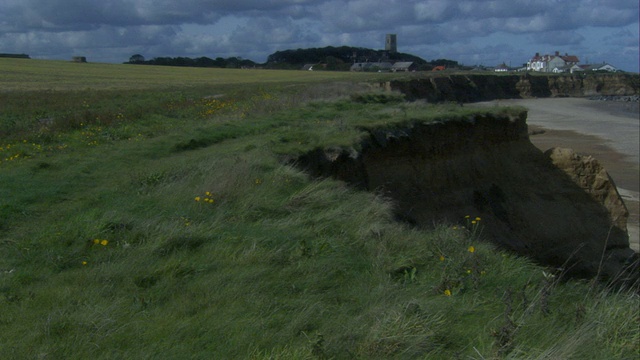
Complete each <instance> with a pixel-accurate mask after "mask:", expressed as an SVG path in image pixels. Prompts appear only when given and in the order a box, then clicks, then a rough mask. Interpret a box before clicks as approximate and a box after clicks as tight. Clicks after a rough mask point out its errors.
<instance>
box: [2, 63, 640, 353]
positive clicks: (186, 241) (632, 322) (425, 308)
mask: <svg viewBox="0 0 640 360" xmlns="http://www.w3.org/2000/svg"><path fill="white" fill-rule="evenodd" d="M402 76H407V75H402V74H397V75H396V74H354V73H331V72H303V71H299V72H294V71H262V70H224V69H186V68H185V69H182V68H166V67H151V66H132V65H107V64H72V63H66V62H49V61H33V60H13V59H0V358H1V359H81V358H93V359H158V358H163V359H183V358H184V359H187V358H188V359H212V358H219V359H233V358H237V359H245V358H246V359H342V358H356V359H376V358H377V359H387V358H398V359H413V358H419V359H423V358H426V359H450V358H463V359H585V358H589V359H613V358H619V359H631V358H636V357H637V356H638V355H639V352H640V345H639V343H640V329H639V319H640V310H639V308H640V307H639V306H638V305H640V304H639V298H638V295H637V289H631V290H629V289H614V288H612V287H608V286H607V285H606V284H598V283H595V282H591V281H587V280H569V281H563V282H561V281H558V278H557V277H556V276H555V274H554V270H553V269H547V268H544V267H541V266H538V265H536V264H533V263H532V262H531V261H529V260H527V259H525V258H521V257H518V256H514V255H513V254H510V253H506V252H502V251H499V250H497V249H495V248H494V247H493V246H491V245H490V244H489V243H488V242H487V241H486V239H483V235H482V224H483V219H480V218H477V217H476V214H469V217H468V218H462V219H460V221H459V222H458V223H454V224H440V225H438V226H436V227H435V228H434V229H433V230H419V229H415V228H412V227H410V226H408V225H407V224H403V223H399V222H397V221H396V220H395V218H394V215H393V204H392V203H391V201H390V200H389V199H386V198H385V197H383V196H381V195H380V194H375V193H367V192H361V191H357V190H355V189H352V188H349V187H348V186H346V185H345V184H343V183H340V182H338V181H334V180H331V179H313V178H311V177H310V176H308V175H307V174H305V173H303V172H302V171H300V170H299V169H297V168H296V167H295V166H294V165H295V161H294V160H295V159H296V158H297V157H299V156H300V155H302V154H305V153H307V152H310V151H312V150H314V149H318V148H330V147H333V148H340V147H357V146H358V144H359V142H360V140H362V139H363V138H364V136H365V134H366V133H365V130H366V129H374V128H381V127H390V126H394V125H398V124H402V123H406V122H407V121H420V122H430V121H434V120H443V119H447V118H455V117H460V116H469V115H470V114H473V113H479V112H491V113H497V114H509V113H513V112H517V111H519V109H516V108H498V107H492V108H488V109H483V110H480V109H470V108H467V107H464V108H463V107H459V106H452V105H440V106H436V105H428V104H423V103H419V102H416V103H406V102H404V101H403V98H402V97H401V96H400V95H398V94H390V93H382V92H380V91H379V90H377V84H378V82H379V81H381V80H385V79H389V78H392V77H402ZM409 76H410V75H409ZM634 290H636V291H634Z"/></svg>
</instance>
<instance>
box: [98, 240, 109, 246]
mask: <svg viewBox="0 0 640 360" xmlns="http://www.w3.org/2000/svg"><path fill="white" fill-rule="evenodd" d="M108 244H109V240H102V241H100V245H102V246H107V245H108Z"/></svg>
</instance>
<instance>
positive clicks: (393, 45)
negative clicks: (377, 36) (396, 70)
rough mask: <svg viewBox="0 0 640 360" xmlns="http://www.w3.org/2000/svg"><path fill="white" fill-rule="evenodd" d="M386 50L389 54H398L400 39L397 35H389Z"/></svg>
mask: <svg viewBox="0 0 640 360" xmlns="http://www.w3.org/2000/svg"><path fill="white" fill-rule="evenodd" d="M384 49H385V50H386V51H388V52H391V53H395V52H398V37H397V36H396V34H387V41H386V42H385V45H384Z"/></svg>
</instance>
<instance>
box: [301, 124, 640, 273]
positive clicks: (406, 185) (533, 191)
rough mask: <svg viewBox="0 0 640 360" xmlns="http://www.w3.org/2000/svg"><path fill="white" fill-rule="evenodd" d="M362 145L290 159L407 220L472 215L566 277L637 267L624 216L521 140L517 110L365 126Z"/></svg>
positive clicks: (506, 243)
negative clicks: (380, 201) (619, 218)
mask: <svg viewBox="0 0 640 360" xmlns="http://www.w3.org/2000/svg"><path fill="white" fill-rule="evenodd" d="M362 149H363V150H362V151H361V152H359V153H356V152H354V151H346V150H339V149H336V150H326V149H319V150H316V151H314V152H311V153H308V154H306V155H304V156H302V157H300V158H299V159H297V161H296V164H297V166H298V167H300V168H302V169H304V170H305V171H307V172H308V173H310V174H311V175H313V176H319V177H333V178H337V179H340V180H343V181H345V182H347V183H349V184H351V185H352V186H354V187H356V188H359V189H362V190H366V191H373V192H377V193H381V194H384V195H385V196H387V197H389V198H391V199H393V201H394V202H395V204H396V215H397V217H398V219H400V220H401V221H405V222H407V223H410V224H413V225H415V226H418V227H421V228H431V227H433V226H434V225H438V224H443V223H445V224H457V223H463V222H464V217H465V216H466V215H471V216H473V217H476V216H478V217H480V218H482V224H483V238H485V239H487V240H490V241H491V242H493V243H495V244H496V245H498V246H499V247H501V248H504V249H508V250H511V251H514V252H516V253H518V254H521V255H525V256H528V257H530V258H532V259H534V260H536V261H537V262H539V263H542V264H545V265H549V266H554V267H558V268H562V269H563V271H564V272H565V273H566V274H569V275H570V276H578V277H594V276H598V277H600V278H602V279H605V280H613V279H621V280H622V281H625V282H628V281H629V280H631V281H632V282H634V281H635V279H630V278H634V277H635V278H637V267H636V268H635V269H632V270H630V271H629V272H625V271H624V269H629V266H630V265H632V263H633V262H634V260H635V262H636V265H635V266H637V254H635V253H634V252H633V250H631V249H630V248H629V242H628V235H627V232H626V218H625V223H624V224H625V225H624V226H622V227H620V226H616V225H615V224H614V223H613V222H612V220H611V217H610V211H609V210H608V209H607V208H606V207H605V206H603V204H602V203H600V202H598V201H596V200H595V199H594V198H593V197H592V196H591V195H589V194H588V193H587V192H585V191H584V189H582V188H581V187H579V186H578V185H577V184H576V183H575V182H574V181H573V180H572V179H571V178H570V177H569V176H568V175H567V174H566V173H565V172H564V171H562V170H560V169H559V168H557V167H556V166H554V165H553V164H552V162H551V160H550V159H549V157H548V156H546V155H545V154H543V153H542V152H541V151H540V150H538V149H537V148H536V147H535V146H533V144H531V142H530V141H529V139H528V134H527V125H526V112H523V113H522V114H521V116H520V117H519V118H506V117H503V118H490V117H483V116H476V117H474V118H470V119H468V120H464V121H463V120H455V121H443V122H436V123H431V124H420V123H415V124H412V125H410V126H408V127H407V128H404V129H395V130H388V129H379V130H371V131H370V138H369V139H368V140H367V141H365V143H363V144H362ZM623 206H624V205H623ZM634 256H635V259H634Z"/></svg>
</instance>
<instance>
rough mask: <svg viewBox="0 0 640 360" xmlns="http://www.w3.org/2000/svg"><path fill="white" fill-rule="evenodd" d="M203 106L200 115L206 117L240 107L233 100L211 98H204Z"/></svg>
mask: <svg viewBox="0 0 640 360" xmlns="http://www.w3.org/2000/svg"><path fill="white" fill-rule="evenodd" d="M201 106H202V107H203V110H202V111H201V112H200V115H201V116H202V117H204V118H206V117H209V116H212V115H214V114H216V113H219V112H221V111H223V110H236V109H237V108H238V107H237V106H236V104H235V102H234V101H232V100H228V101H223V100H218V99H210V98H207V99H202V103H201Z"/></svg>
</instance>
